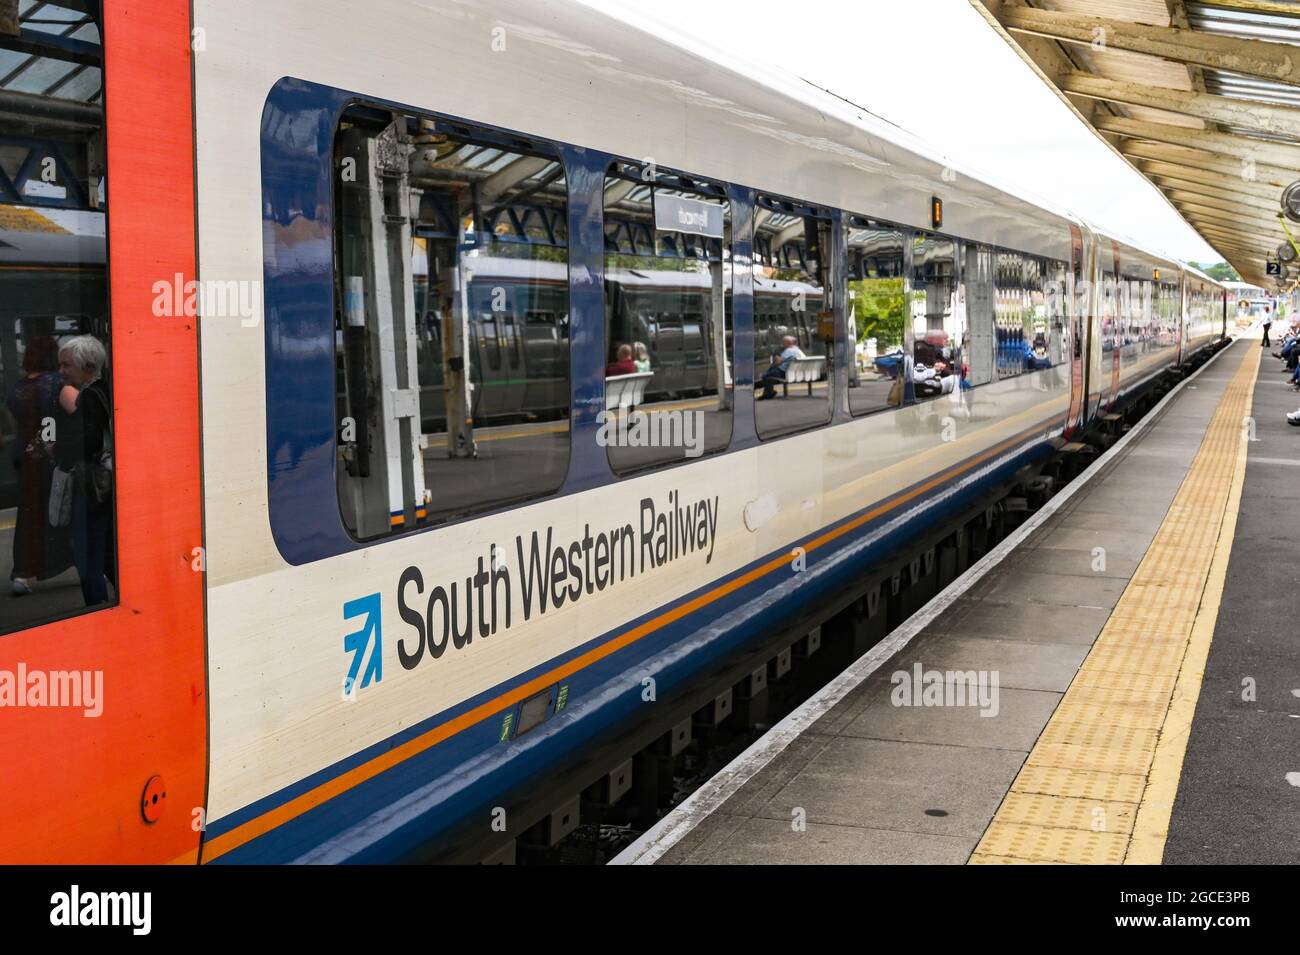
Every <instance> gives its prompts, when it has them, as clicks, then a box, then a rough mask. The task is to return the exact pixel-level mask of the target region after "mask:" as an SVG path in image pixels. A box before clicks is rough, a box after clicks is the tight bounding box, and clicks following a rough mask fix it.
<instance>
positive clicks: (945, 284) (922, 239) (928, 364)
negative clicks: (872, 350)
mask: <svg viewBox="0 0 1300 955" xmlns="http://www.w3.org/2000/svg"><path fill="white" fill-rule="evenodd" d="M913 243H914V244H913V248H912V306H911V311H912V316H911V322H912V385H913V388H914V390H915V393H916V397H917V399H918V400H921V401H924V400H926V399H929V398H934V397H937V396H938V395H941V394H950V393H952V392H953V391H954V390H955V389H956V388H959V387H961V380H962V374H963V369H964V362H965V346H966V341H965V339H966V329H965V327H964V323H963V322H962V319H961V316H960V315H959V314H958V312H957V243H956V242H954V241H953V240H952V239H948V238H945V237H944V236H937V235H927V234H925V233H919V234H917V235H916V237H915V238H914V239H913Z"/></svg>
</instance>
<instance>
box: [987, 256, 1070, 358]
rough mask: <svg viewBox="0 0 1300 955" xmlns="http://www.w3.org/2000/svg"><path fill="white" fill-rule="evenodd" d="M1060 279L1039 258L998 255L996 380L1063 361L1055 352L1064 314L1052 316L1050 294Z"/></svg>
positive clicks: (1059, 341)
mask: <svg viewBox="0 0 1300 955" xmlns="http://www.w3.org/2000/svg"><path fill="white" fill-rule="evenodd" d="M1060 281H1063V279H1062V278H1061V277H1059V276H1056V267H1055V266H1051V265H1050V263H1048V262H1047V261H1045V260H1043V259H1040V258H1038V257H1037V256H1032V255H1024V254H1022V253H1020V252H999V253H998V254H997V267H996V270H995V283H996V286H997V293H996V298H997V305H996V309H995V315H996V321H995V324H996V333H995V339H996V340H995V342H994V347H995V350H996V362H995V363H996V367H997V377H998V378H999V379H1003V378H1014V377H1015V376H1017V375H1023V374H1025V373H1026V372H1031V371H1039V370H1041V369H1044V368H1051V367H1053V366H1054V365H1056V364H1058V363H1059V362H1060V361H1061V360H1062V358H1061V356H1060V355H1059V354H1058V349H1059V348H1060V347H1061V342H1062V341H1063V339H1064V334H1065V328H1064V316H1063V314H1061V315H1058V314H1055V312H1058V311H1060V309H1058V308H1056V307H1055V305H1056V299H1057V298H1058V297H1057V296H1056V295H1054V294H1050V293H1051V292H1052V289H1051V286H1052V283H1053V282H1060ZM1061 304H1063V303H1061ZM1049 310H1050V311H1051V314H1049Z"/></svg>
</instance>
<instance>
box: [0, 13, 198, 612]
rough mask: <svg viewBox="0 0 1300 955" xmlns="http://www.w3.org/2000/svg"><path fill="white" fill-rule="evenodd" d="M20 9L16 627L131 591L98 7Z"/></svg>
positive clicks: (14, 267)
mask: <svg viewBox="0 0 1300 955" xmlns="http://www.w3.org/2000/svg"><path fill="white" fill-rule="evenodd" d="M78 7H80V9H78ZM96 7H97V5H92V9H93V8H96ZM10 8H11V16H16V17H17V25H18V26H19V27H21V29H22V40H21V42H19V41H17V39H15V45H13V46H12V47H11V48H10V49H9V50H6V51H5V52H4V53H3V57H4V60H3V65H2V66H0V72H3V74H4V76H5V79H4V87H5V91H6V97H7V98H6V103H5V107H4V108H5V121H4V135H3V137H0V388H3V396H4V402H5V410H4V411H3V413H0V441H2V444H3V451H2V452H0V508H4V513H3V515H2V516H0V517H2V519H0V568H3V570H4V571H5V577H7V578H8V580H9V583H8V584H6V585H5V594H4V595H3V597H0V632H5V633H7V632H12V631H15V630H21V629H24V628H27V627H31V626H34V625H36V624H39V623H45V622H47V621H50V620H55V619H59V618H61V617H66V616H69V615H71V614H73V613H77V612H79V611H83V610H85V609H87V608H89V607H101V606H108V605H110V604H112V603H114V602H116V599H117V574H116V572H115V567H116V559H115V554H116V533H115V529H114V520H113V515H114V500H113V485H114V482H113V470H112V446H113V438H112V434H113V421H112V407H113V403H112V398H111V396H110V395H111V389H110V377H111V364H110V362H109V347H110V335H109V299H108V273H107V268H106V266H107V238H106V237H107V222H106V220H107V216H108V202H107V178H106V172H107V170H106V164H105V155H106V153H105V136H104V115H103V103H104V90H103V82H104V81H103V69H102V65H101V64H102V59H101V51H102V42H101V36H100V27H99V22H100V21H99V15H98V14H97V13H91V14H87V13H86V12H85V8H84V5H77V4H62V5H60V4H57V3H49V4H41V3H25V4H22V6H21V9H19V8H18V5H17V4H10ZM42 37H48V38H52V39H57V40H58V41H59V43H60V44H68V45H70V46H69V48H70V47H71V46H75V47H76V56H75V57H73V56H70V55H67V54H66V53H60V52H59V49H60V48H56V46H55V45H48V46H47V45H44V44H42V43H41V42H40V38H42ZM74 60H75V62H73V61H74ZM169 291H170V287H169ZM180 304H181V305H183V302H182V303H180ZM154 305H155V314H159V315H168V314H175V312H174V311H173V309H174V308H176V307H179V306H178V303H177V302H175V301H174V300H173V299H171V298H170V296H169V297H167V298H166V299H161V298H160V299H157V300H155V303H154Z"/></svg>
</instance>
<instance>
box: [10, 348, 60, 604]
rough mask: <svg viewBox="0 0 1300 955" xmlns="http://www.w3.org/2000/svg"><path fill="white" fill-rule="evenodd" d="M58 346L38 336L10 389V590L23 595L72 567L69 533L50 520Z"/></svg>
mask: <svg viewBox="0 0 1300 955" xmlns="http://www.w3.org/2000/svg"><path fill="white" fill-rule="evenodd" d="M58 363H59V347H58V344H57V343H56V342H55V340H54V337H53V336H51V335H37V336H35V337H34V338H32V340H31V341H29V342H28V343H27V349H26V351H25V352H24V353H23V377H22V378H19V379H18V380H17V381H16V382H14V386H13V387H12V388H11V389H9V400H8V407H9V413H10V415H12V416H13V423H14V432H15V434H14V443H13V445H12V446H11V447H10V453H11V455H12V457H13V465H14V473H15V475H16V476H17V479H18V508H17V515H16V518H15V524H14V554H13V559H14V566H13V570H12V571H11V572H10V574H9V586H10V589H11V590H12V591H13V593H14V596H17V597H25V596H27V595H28V594H30V593H31V592H32V585H33V584H34V583H35V582H36V581H38V580H46V579H48V578H50V577H55V576H57V575H59V574H61V573H63V572H64V571H65V570H67V569H68V568H69V567H70V566H72V554H71V549H70V546H69V543H70V542H69V539H68V533H67V531H66V530H65V529H60V528H57V527H51V526H50V522H49V501H50V474H51V471H52V469H53V459H52V457H51V454H50V447H51V442H52V441H53V438H54V435H53V434H52V433H51V432H52V430H53V429H52V425H53V422H54V415H55V408H56V407H57V404H58V396H59V388H60V387H61V386H62V385H63V379H62V378H61V377H60V375H59V373H58V370H57V368H58Z"/></svg>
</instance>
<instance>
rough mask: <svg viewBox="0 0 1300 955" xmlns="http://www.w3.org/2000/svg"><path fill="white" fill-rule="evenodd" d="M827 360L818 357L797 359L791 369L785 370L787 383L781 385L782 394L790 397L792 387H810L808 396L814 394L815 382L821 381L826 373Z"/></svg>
mask: <svg viewBox="0 0 1300 955" xmlns="http://www.w3.org/2000/svg"><path fill="white" fill-rule="evenodd" d="M825 368H826V359H825V358H824V357H821V356H818V357H816V358H796V359H795V360H794V361H792V362H790V367H789V368H787V369H786V370H785V381H784V382H783V383H782V385H781V394H782V395H783V396H785V397H789V395H790V386H791V385H802V384H807V385H808V394H810V395H811V394H812V386H813V382H814V381H821V379H822V375H823V374H824V372H825Z"/></svg>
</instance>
